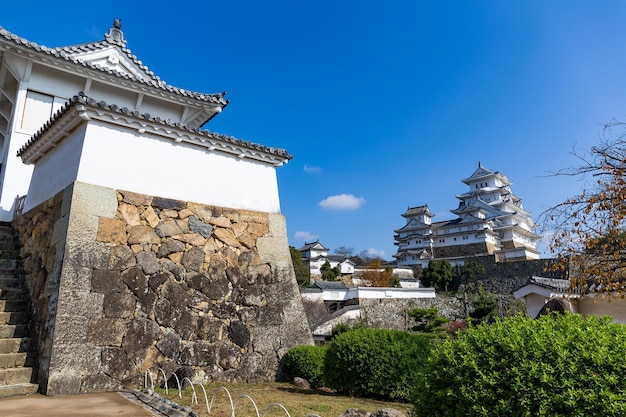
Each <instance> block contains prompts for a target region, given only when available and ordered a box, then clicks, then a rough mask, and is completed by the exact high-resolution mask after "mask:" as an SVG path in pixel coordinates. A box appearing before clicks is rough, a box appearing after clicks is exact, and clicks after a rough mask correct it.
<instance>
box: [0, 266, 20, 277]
mask: <svg viewBox="0 0 626 417" xmlns="http://www.w3.org/2000/svg"><path fill="white" fill-rule="evenodd" d="M16 276H17V269H6V268H0V278H15V277H16Z"/></svg>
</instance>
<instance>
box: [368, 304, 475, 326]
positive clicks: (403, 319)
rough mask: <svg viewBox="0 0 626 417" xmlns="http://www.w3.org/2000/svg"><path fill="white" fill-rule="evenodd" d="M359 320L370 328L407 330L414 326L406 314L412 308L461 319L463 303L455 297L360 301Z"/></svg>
mask: <svg viewBox="0 0 626 417" xmlns="http://www.w3.org/2000/svg"><path fill="white" fill-rule="evenodd" d="M359 305H360V306H361V320H362V321H363V322H364V323H365V324H366V325H367V326H370V327H375V328H379V329H395V330H408V329H410V328H411V327H413V326H414V325H415V323H414V322H413V319H411V318H410V317H409V316H408V312H409V311H410V310H412V309H414V308H436V309H437V311H438V312H439V315H441V316H444V317H447V318H449V319H452V320H453V319H455V318H457V317H463V315H462V314H461V312H462V311H463V301H462V299H460V298H457V297H448V296H440V295H438V296H437V298H417V299H395V300H387V299H372V298H370V299H362V300H360V301H359Z"/></svg>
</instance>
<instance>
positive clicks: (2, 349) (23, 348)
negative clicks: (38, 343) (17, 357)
mask: <svg viewBox="0 0 626 417" xmlns="http://www.w3.org/2000/svg"><path fill="white" fill-rule="evenodd" d="M30 343H31V339H30V338H29V337H19V338H18V337H12V338H6V339H0V354H1V353H18V352H30Z"/></svg>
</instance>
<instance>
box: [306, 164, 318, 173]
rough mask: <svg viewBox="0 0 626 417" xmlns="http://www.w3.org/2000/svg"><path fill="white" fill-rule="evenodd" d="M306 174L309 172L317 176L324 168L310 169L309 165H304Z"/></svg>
mask: <svg viewBox="0 0 626 417" xmlns="http://www.w3.org/2000/svg"><path fill="white" fill-rule="evenodd" d="M304 172H308V173H309V174H317V173H318V172H322V168H321V167H310V166H308V165H307V164H304Z"/></svg>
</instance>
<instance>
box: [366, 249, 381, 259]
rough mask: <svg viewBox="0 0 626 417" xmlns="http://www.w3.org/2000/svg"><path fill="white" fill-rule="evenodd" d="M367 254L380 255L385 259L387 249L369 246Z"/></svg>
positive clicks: (379, 256)
mask: <svg viewBox="0 0 626 417" xmlns="http://www.w3.org/2000/svg"><path fill="white" fill-rule="evenodd" d="M367 254H368V255H369V256H371V257H378V258H381V259H385V251H384V250H380V249H375V248H369V249H368V250H367Z"/></svg>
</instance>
